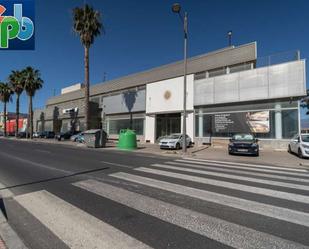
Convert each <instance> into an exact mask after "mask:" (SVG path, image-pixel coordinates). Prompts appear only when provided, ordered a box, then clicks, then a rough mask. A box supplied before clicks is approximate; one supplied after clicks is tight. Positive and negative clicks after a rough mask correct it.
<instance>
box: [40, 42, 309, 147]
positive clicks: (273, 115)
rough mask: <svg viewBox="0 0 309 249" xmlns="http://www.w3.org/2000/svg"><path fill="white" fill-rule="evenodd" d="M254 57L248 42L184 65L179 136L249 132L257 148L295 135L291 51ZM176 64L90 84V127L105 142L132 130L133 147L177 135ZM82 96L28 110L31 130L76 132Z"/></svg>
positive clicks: (179, 72) (207, 139) (179, 75)
mask: <svg viewBox="0 0 309 249" xmlns="http://www.w3.org/2000/svg"><path fill="white" fill-rule="evenodd" d="M279 57H280V56H270V57H267V60H266V63H262V62H261V61H262V60H259V59H258V58H257V47H256V43H255V42H253V43H249V44H245V45H242V46H238V47H234V46H232V47H228V48H224V49H221V50H217V51H214V52H211V53H208V54H204V55H201V56H196V57H193V58H191V59H189V60H188V75H187V89H186V90H187V117H186V123H187V133H188V135H189V136H190V137H192V138H193V141H194V142H195V143H197V144H202V143H216V142H227V141H228V138H230V136H232V135H233V134H235V133H240V132H250V133H254V134H255V135H256V136H257V137H258V138H260V139H261V143H262V144H264V145H265V146H272V147H280V146H285V145H286V143H287V141H288V139H290V138H291V137H292V136H293V135H294V134H296V133H298V132H299V131H300V117H299V99H300V98H301V97H303V96H305V95H306V76H305V75H306V74H305V60H303V59H300V56H299V53H298V52H295V53H290V54H288V55H286V56H283V58H280V59H279ZM183 92H184V91H183V63H182V61H180V62H176V63H173V64H169V65H166V66H162V67H158V68H154V69H152V70H149V71H145V72H141V73H137V74H133V75H129V76H126V77H123V78H120V79H116V80H112V81H109V82H106V83H102V84H98V85H94V86H92V87H91V90H90V95H91V97H90V101H91V117H92V118H91V126H92V128H103V129H105V130H106V131H107V133H108V134H109V137H110V138H117V137H118V134H119V130H120V129H123V128H128V127H132V128H133V129H134V130H135V131H136V133H137V135H138V139H139V140H140V141H145V142H151V143H154V142H156V141H157V139H158V138H160V137H162V136H165V135H168V134H171V133H179V132H181V131H182V119H183V116H182V110H183ZM83 96H84V92H83V89H77V90H76V89H75V90H74V91H72V92H68V91H65V93H64V94H61V95H60V96H56V97H53V98H51V99H49V100H48V101H47V105H46V108H45V109H44V110H36V111H35V118H36V121H35V122H36V129H38V130H43V129H44V130H54V131H60V130H62V131H65V130H69V129H76V130H83V127H84V113H83V110H84V99H83Z"/></svg>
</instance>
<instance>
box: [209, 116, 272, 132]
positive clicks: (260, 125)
mask: <svg viewBox="0 0 309 249" xmlns="http://www.w3.org/2000/svg"><path fill="white" fill-rule="evenodd" d="M212 127H213V131H215V132H223V133H224V132H239V133H240V132H241V133H268V132H269V111H259V112H240V113H221V114H214V115H213V117H212Z"/></svg>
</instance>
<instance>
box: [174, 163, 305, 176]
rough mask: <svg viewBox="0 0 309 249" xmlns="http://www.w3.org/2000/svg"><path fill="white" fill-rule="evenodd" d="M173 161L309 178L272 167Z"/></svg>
mask: <svg viewBox="0 0 309 249" xmlns="http://www.w3.org/2000/svg"><path fill="white" fill-rule="evenodd" d="M175 161H176V162H181V163H191V164H198V165H208V166H219V167H223V168H234V169H244V170H246V171H257V172H264V173H270V174H274V173H277V174H284V175H291V176H300V177H303V178H307V179H309V174H308V173H306V172H303V173H294V172H290V171H279V170H272V169H259V168H252V167H244V166H236V165H228V164H218V163H208V162H197V161H188V160H182V159H178V160H175Z"/></svg>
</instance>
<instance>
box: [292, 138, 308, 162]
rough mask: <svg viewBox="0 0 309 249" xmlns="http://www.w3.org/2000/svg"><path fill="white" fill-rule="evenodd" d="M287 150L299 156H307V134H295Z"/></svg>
mask: <svg viewBox="0 0 309 249" xmlns="http://www.w3.org/2000/svg"><path fill="white" fill-rule="evenodd" d="M288 151H289V152H290V153H296V154H297V155H298V156H299V157H300V158H303V157H309V134H300V135H295V136H294V137H293V138H292V140H291V141H290V143H289V146H288Z"/></svg>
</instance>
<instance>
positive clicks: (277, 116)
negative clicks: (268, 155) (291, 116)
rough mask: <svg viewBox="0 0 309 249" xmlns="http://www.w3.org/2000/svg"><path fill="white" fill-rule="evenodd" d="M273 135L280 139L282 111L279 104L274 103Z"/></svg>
mask: <svg viewBox="0 0 309 249" xmlns="http://www.w3.org/2000/svg"><path fill="white" fill-rule="evenodd" d="M275 135H276V139H282V112H281V104H276V105H275Z"/></svg>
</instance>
